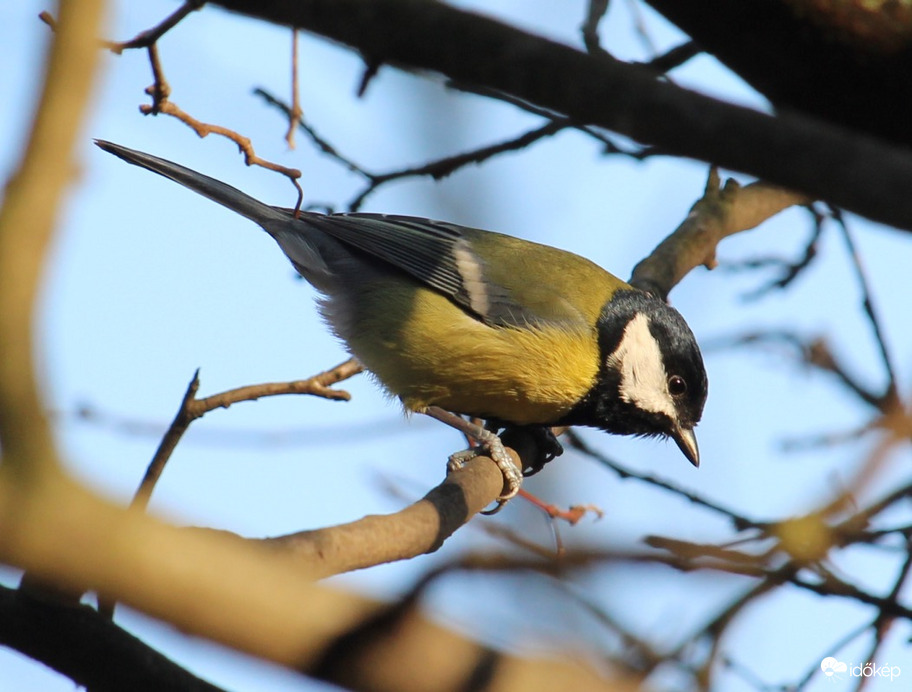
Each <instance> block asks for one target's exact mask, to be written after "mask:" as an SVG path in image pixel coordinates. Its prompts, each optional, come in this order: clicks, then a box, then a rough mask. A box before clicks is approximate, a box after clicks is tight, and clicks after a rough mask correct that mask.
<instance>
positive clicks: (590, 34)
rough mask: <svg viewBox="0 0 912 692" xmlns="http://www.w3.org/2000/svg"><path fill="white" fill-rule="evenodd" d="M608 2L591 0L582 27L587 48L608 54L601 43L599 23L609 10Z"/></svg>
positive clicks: (593, 51)
mask: <svg viewBox="0 0 912 692" xmlns="http://www.w3.org/2000/svg"><path fill="white" fill-rule="evenodd" d="M608 3H609V0H589V2H588V3H587V5H586V19H585V20H584V21H583V25H582V27H580V32H581V33H582V35H583V43H584V44H585V46H586V50H587V51H589V52H590V53H593V54H596V55H607V52H606V51H605V49H604V48H602V46H601V44H600V43H599V35H598V25H599V22H601V21H602V18H603V17H604V16H605V13H606V12H607V11H608Z"/></svg>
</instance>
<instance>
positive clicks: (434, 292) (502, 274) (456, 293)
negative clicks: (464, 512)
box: [96, 140, 707, 506]
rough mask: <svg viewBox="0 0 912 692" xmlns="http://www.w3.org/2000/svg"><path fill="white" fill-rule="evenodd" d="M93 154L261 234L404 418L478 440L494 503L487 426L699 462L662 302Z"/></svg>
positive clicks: (188, 173) (701, 375)
mask: <svg viewBox="0 0 912 692" xmlns="http://www.w3.org/2000/svg"><path fill="white" fill-rule="evenodd" d="M96 144H98V146H99V147H101V148H102V149H104V150H105V151H107V152H110V153H112V154H114V155H116V156H118V157H120V158H122V159H124V160H125V161H127V162H129V163H132V164H135V165H137V166H141V167H143V168H147V169H149V170H151V171H154V172H155V173H159V174H160V175H163V176H164V177H166V178H169V179H171V180H173V181H175V182H178V183H180V184H181V185H183V186H185V187H188V188H190V189H191V190H193V191H195V192H197V193H199V194H201V195H203V196H205V197H208V198H209V199H211V200H213V201H215V202H218V203H219V204H222V205H224V206H226V207H228V208H229V209H232V210H233V211H235V212H237V213H239V214H241V215H242V216H245V217H247V218H248V219H250V220H251V221H254V222H255V223H257V224H258V225H259V226H261V227H262V228H263V229H264V230H265V231H266V232H267V233H268V234H269V235H270V236H272V238H273V239H274V240H275V241H276V242H277V243H278V244H279V247H280V248H281V249H282V251H283V252H284V253H285V255H286V256H287V257H288V259H290V260H291V263H292V264H293V265H294V267H295V269H296V270H297V271H298V272H299V273H300V274H301V276H303V277H304V278H305V279H306V280H307V281H308V282H310V283H311V284H312V285H313V286H314V287H316V288H317V290H318V291H319V292H320V293H321V294H322V298H321V299H320V304H319V306H320V311H321V313H322V315H323V317H324V318H325V319H326V321H327V322H328V323H329V325H330V326H331V328H332V330H333V332H335V334H336V335H337V336H338V337H339V338H340V339H341V340H342V341H343V342H344V343H345V345H346V346H347V348H348V349H349V351H350V352H351V353H352V354H353V355H354V356H355V357H356V358H357V359H358V360H359V361H360V362H361V364H362V365H363V366H364V367H365V368H366V369H367V370H368V371H370V372H371V373H373V375H374V376H375V377H376V379H377V380H379V382H380V383H381V384H382V385H383V387H385V388H386V389H387V390H388V391H389V392H391V393H392V394H393V395H395V396H397V397H398V398H399V399H400V400H401V401H402V403H403V405H404V406H405V408H406V409H407V410H409V411H415V412H422V413H428V414H430V415H432V416H434V417H437V418H439V419H441V420H444V421H446V422H448V423H450V424H453V425H454V426H456V427H461V429H463V430H464V431H468V432H469V433H470V434H471V435H472V436H474V437H475V438H476V439H478V440H479V441H481V442H482V443H484V444H486V445H487V447H488V451H489V453H490V454H491V456H492V458H494V460H495V462H497V464H498V466H499V467H500V469H501V471H502V473H503V475H504V481H505V489H504V493H503V495H501V497H500V499H499V506H500V505H502V504H503V503H504V502H506V501H507V500H508V499H509V498H511V497H513V495H515V494H516V492H517V491H518V490H519V486H520V482H521V478H522V477H521V475H520V474H519V472H518V471H517V469H516V467H515V466H514V465H513V464H512V462H511V461H510V460H509V457H507V455H506V453H505V452H504V450H503V446H502V445H501V444H500V440H499V438H498V437H497V436H496V435H495V434H494V432H496V431H498V430H500V429H501V428H514V427H519V426H531V428H532V429H533V430H537V431H539V432H541V431H542V430H544V429H546V428H548V427H550V426H566V425H583V426H591V427H595V428H600V429H602V430H605V431H607V432H609V433H615V434H619V435H641V436H664V437H670V438H672V439H673V440H674V441H675V442H676V443H677V445H678V447H679V448H680V449H681V451H682V452H683V453H684V456H686V457H687V459H689V460H690V462H691V463H692V464H693V465H694V466H697V465H699V459H700V457H699V452H698V449H697V440H696V437H695V435H694V432H693V429H694V426H695V425H696V424H697V422H698V421H699V420H700V417H701V415H702V412H703V405H704V403H705V401H706V394H707V378H706V371H705V369H704V367H703V359H702V357H701V355H700V349H699V347H698V345H697V342H696V339H695V338H694V335H693V333H692V332H691V330H690V328H689V327H688V326H687V323H686V322H685V321H684V319H683V318H682V317H681V315H680V314H679V313H678V312H677V311H676V310H674V309H673V308H671V307H670V306H668V305H667V304H666V303H665V302H664V301H663V300H661V299H659V298H657V297H655V296H653V295H651V294H649V293H645V292H643V291H639V290H637V289H634V288H633V287H631V286H630V285H628V284H626V283H625V282H623V281H621V280H620V279H618V278H616V277H615V276H612V275H611V274H609V273H608V272H606V271H605V270H603V269H601V268H600V267H598V266H597V265H595V264H593V263H592V262H590V261H589V260H587V259H584V258H582V257H579V256H578V255H574V254H572V253H570V252H565V251H563V250H558V249H556V248H553V247H549V246H547V245H540V244H538V243H533V242H529V241H526V240H519V239H518V238H513V237H510V236H507V235H502V234H500V233H493V232H490V231H482V230H478V229H475V228H466V227H463V226H457V225H455V224H451V223H445V222H442V221H432V220H429V219H423V218H415V217H410V216H391V215H384V214H364V213H354V214H319V213H313V212H306V211H301V212H297V213H295V212H293V211H291V210H288V209H282V208H279V207H273V206H269V205H267V204H263V203H262V202H259V201H257V200H256V199H254V198H252V197H250V196H249V195H246V194H244V193H243V192H241V191H240V190H237V189H235V188H233V187H231V186H229V185H226V184H225V183H222V182H220V181H218V180H215V179H213V178H210V177H208V176H205V175H202V174H201V173H197V172H196V171H193V170H190V169H188V168H185V167H183V166H180V165H178V164H176V163H172V162H170V161H166V160H164V159H161V158H158V157H156V156H152V155H150V154H145V153H143V152H139V151H134V150H132V149H128V148H126V147H122V146H120V145H117V144H113V143H111V142H105V141H100V140H97V141H96ZM454 414H462V415H468V416H471V417H477V418H481V419H485V420H487V421H489V423H490V425H489V427H488V429H483V428H481V427H480V426H473V425H471V424H469V423H468V422H467V421H464V419H463V418H461V417H459V416H456V415H454ZM461 424H462V425H461ZM492 430H493V432H492ZM559 449H560V448H559V445H558V446H557V450H559ZM557 453H559V451H558V452H557ZM461 459H462V457H459V456H458V455H454V457H452V458H451V468H453V467H455V466H458V465H459V464H460V463H461Z"/></svg>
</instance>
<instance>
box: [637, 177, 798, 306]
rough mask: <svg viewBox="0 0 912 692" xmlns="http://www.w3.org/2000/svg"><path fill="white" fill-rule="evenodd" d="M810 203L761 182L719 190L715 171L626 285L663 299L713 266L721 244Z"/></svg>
mask: <svg viewBox="0 0 912 692" xmlns="http://www.w3.org/2000/svg"><path fill="white" fill-rule="evenodd" d="M809 201H810V200H809V199H808V198H807V197H806V196H805V195H802V194H798V193H794V192H790V191H788V190H784V189H782V188H780V187H777V186H774V185H769V184H767V183H762V182H755V183H751V184H750V185H747V186H745V187H741V186H740V185H739V184H738V183H737V182H735V181H734V180H732V179H729V180H728V181H726V183H725V185H724V186H722V187H720V180H719V176H718V174H717V172H716V171H715V169H713V170H711V171H710V175H709V178H708V180H707V182H706V190H705V192H704V194H703V197H702V198H701V199H700V200H698V201H697V202H696V204H694V205H693V207H691V210H690V213H689V214H688V215H687V218H686V219H684V221H683V222H682V223H681V225H680V226H678V227H677V228H676V229H675V230H674V232H673V233H672V234H671V235H669V236H668V237H667V238H665V240H663V241H662V242H661V243H660V244H659V246H658V247H656V248H655V250H653V251H652V252H651V253H650V255H649V256H648V257H647V258H646V259H644V260H643V261H642V262H640V263H639V264H637V266H636V267H634V269H633V274H632V276H631V278H630V284H631V285H632V286H636V287H637V288H640V289H643V290H645V291H649V292H650V293H652V294H654V295H656V296H659V297H660V298H667V296H668V293H669V291H671V289H672V288H673V287H674V286H675V285H677V283H678V282H679V281H680V280H681V279H682V278H684V276H686V275H687V273H688V272H690V270H691V269H693V268H694V267H697V266H699V265H701V264H702V265H704V266H705V267H706V268H707V269H713V268H714V267H715V266H716V246H717V245H718V244H719V242H720V241H721V240H723V239H724V238H727V237H728V236H730V235H734V234H735V233H740V232H742V231H747V230H750V229H752V228H754V227H755V226H757V225H758V224H760V223H762V222H763V221H765V220H766V219H768V218H769V217H771V216H774V215H775V214H778V213H779V212H780V211H782V210H783V209H787V208H788V207H791V206H793V205H795V204H807V203H808V202H809Z"/></svg>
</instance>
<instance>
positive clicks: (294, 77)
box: [285, 28, 302, 149]
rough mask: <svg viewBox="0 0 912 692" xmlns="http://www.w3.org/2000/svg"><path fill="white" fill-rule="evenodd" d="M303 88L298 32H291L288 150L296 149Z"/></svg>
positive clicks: (286, 138)
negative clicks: (301, 84)
mask: <svg viewBox="0 0 912 692" xmlns="http://www.w3.org/2000/svg"><path fill="white" fill-rule="evenodd" d="M301 114H302V111H301V86H300V84H299V83H298V30H297V29H294V28H292V30H291V109H290V111H289V113H288V129H287V130H286V131H285V141H286V142H288V148H289V149H294V148H295V132H296V131H297V127H295V126H296V125H297V123H298V121H299V120H300V119H301Z"/></svg>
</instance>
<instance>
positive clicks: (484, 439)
mask: <svg viewBox="0 0 912 692" xmlns="http://www.w3.org/2000/svg"><path fill="white" fill-rule="evenodd" d="M424 413H425V415H428V416H430V417H431V418H435V419H437V420H439V421H440V422H441V423H446V424H447V425H449V426H450V427H451V428H455V429H456V430H458V431H459V432H461V433H463V434H465V435H468V436H469V437H471V438H472V439H474V440H477V441H478V443H479V444H480V445H481V446H482V447H483V448H484V449H485V451H486V452H487V453H488V455H490V457H491V459H493V460H494V463H495V464H497V468H499V469H500V472H501V473H502V474H503V478H504V487H505V488H506V491H505V492H504V493H503V494H502V495H501V496H500V497H498V498H497V507H495V508H494V509H492V510H490V511H488V512H482V514H495V513H496V512H498V511H500V509H501V508H502V507H503V506H504V505H505V504H506V503H507V502H509V501H510V500H511V499H513V498H514V497H515V496H516V493H518V492H519V488H520V486H521V485H522V472H521V471H520V470H519V469H518V468H517V466H516V464H514V463H513V460H512V459H511V458H510V455H509V454H507V450H506V449H504V445H503V442H501V441H500V438H499V437H498V436H497V435H496V434H495V433H493V432H492V431H490V430H487V429H485V428H483V427H482V426H480V425H476V424H475V423H472V422H470V421H467V420H466V419H465V418H463V417H462V416H457V415H456V414H455V413H450V412H449V411H447V410H445V409H442V408H440V407H439V406H429V407H428V408H427V409H425V411H424ZM478 455H479V452H478V450H477V449H466V450H464V451H462V452H456V453H455V454H452V455H450V459H449V461H448V462H447V473H451V472H453V471H456V470H457V469H460V468H462V467H463V466H464V465H465V463H466V462H467V461H469V460H471V459H474V458H475V457H477V456H478Z"/></svg>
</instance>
